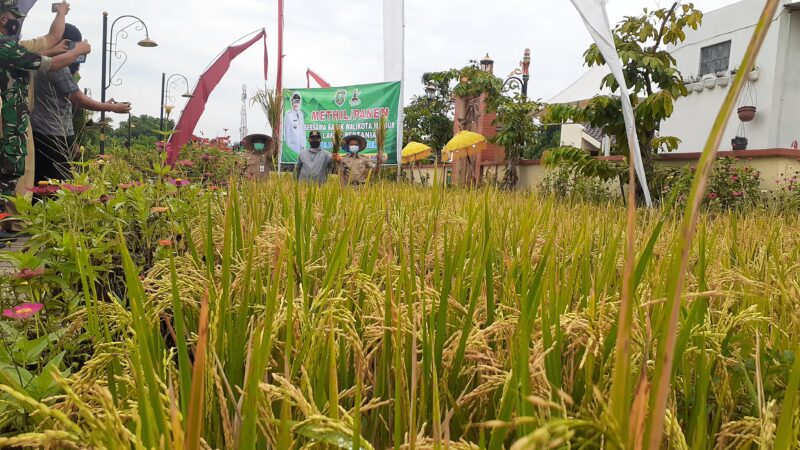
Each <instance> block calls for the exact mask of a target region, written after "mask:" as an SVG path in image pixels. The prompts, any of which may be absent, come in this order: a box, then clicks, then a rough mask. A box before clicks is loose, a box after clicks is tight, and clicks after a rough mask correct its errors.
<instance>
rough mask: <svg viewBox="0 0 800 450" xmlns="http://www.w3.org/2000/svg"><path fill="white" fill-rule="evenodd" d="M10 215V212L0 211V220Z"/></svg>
mask: <svg viewBox="0 0 800 450" xmlns="http://www.w3.org/2000/svg"><path fill="white" fill-rule="evenodd" d="M9 217H11V214H8V213H0V220H6V219H8V218H9Z"/></svg>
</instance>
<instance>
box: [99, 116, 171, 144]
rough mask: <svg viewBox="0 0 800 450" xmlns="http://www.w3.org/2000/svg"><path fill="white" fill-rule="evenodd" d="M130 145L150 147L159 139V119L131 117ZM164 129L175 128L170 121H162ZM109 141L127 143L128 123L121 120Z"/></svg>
mask: <svg viewBox="0 0 800 450" xmlns="http://www.w3.org/2000/svg"><path fill="white" fill-rule="evenodd" d="M130 121H131V125H132V127H131V143H137V144H144V145H150V144H153V145H154V144H155V143H156V142H157V141H158V140H159V139H161V138H160V136H159V135H158V130H159V129H160V128H161V123H160V118H158V117H153V116H148V115H147V114H143V115H141V116H131V117H130ZM164 127H165V128H166V129H167V130H171V129H173V128H174V127H175V121H174V120H172V119H165V120H164ZM110 135H111V136H110V137H111V139H115V140H117V141H118V142H121V143H125V142H127V141H128V121H127V120H122V121H120V122H119V126H118V127H117V128H116V129H115V130H114V131H113V132H112V133H110Z"/></svg>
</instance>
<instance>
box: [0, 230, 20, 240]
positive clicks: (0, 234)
mask: <svg viewBox="0 0 800 450" xmlns="http://www.w3.org/2000/svg"><path fill="white" fill-rule="evenodd" d="M18 237H19V233H16V232H14V231H6V230H0V242H6V241H13V240H15V239H17V238H18Z"/></svg>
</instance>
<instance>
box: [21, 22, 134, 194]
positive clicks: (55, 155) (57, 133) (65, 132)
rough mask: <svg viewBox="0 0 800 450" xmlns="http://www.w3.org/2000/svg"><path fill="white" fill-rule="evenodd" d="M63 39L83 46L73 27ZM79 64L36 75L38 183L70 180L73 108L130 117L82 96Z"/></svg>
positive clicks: (123, 107)
mask: <svg viewBox="0 0 800 450" xmlns="http://www.w3.org/2000/svg"><path fill="white" fill-rule="evenodd" d="M64 39H65V40H69V41H72V42H81V40H82V39H83V37H82V36H81V32H80V31H79V30H78V28H76V27H75V26H74V25H72V24H66V25H65V26H64ZM79 66H80V65H79V64H77V63H76V64H73V65H71V66H69V68H64V69H61V70H58V71H55V72H48V73H41V72H40V73H37V74H36V78H35V80H36V83H35V88H34V107H33V111H32V112H31V128H32V129H33V141H34V145H35V148H36V164H35V173H36V175H35V182H36V183H38V182H40V181H45V180H48V179H59V180H62V179H65V178H69V176H70V162H71V161H72V158H73V155H74V154H75V149H74V148H73V147H74V143H75V129H74V127H73V122H72V112H73V109H72V108H73V105H75V106H76V107H79V108H83V109H86V110H89V111H108V112H115V113H119V114H127V113H129V112H130V110H131V107H130V105H129V104H126V103H115V102H114V101H113V100H111V101H109V102H107V103H100V102H97V101H94V100H92V99H91V98H90V97H89V96H87V95H85V94H84V93H83V92H81V89H80V87H78V83H77V81H76V79H77V78H79V73H78V69H79Z"/></svg>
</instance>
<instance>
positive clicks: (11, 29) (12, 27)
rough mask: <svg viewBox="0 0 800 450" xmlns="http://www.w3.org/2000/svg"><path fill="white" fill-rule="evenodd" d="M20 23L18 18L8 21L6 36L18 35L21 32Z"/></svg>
mask: <svg viewBox="0 0 800 450" xmlns="http://www.w3.org/2000/svg"><path fill="white" fill-rule="evenodd" d="M19 27H20V23H19V20H17V19H11V20H9V21H8V22H6V36H16V35H17V34H19Z"/></svg>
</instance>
